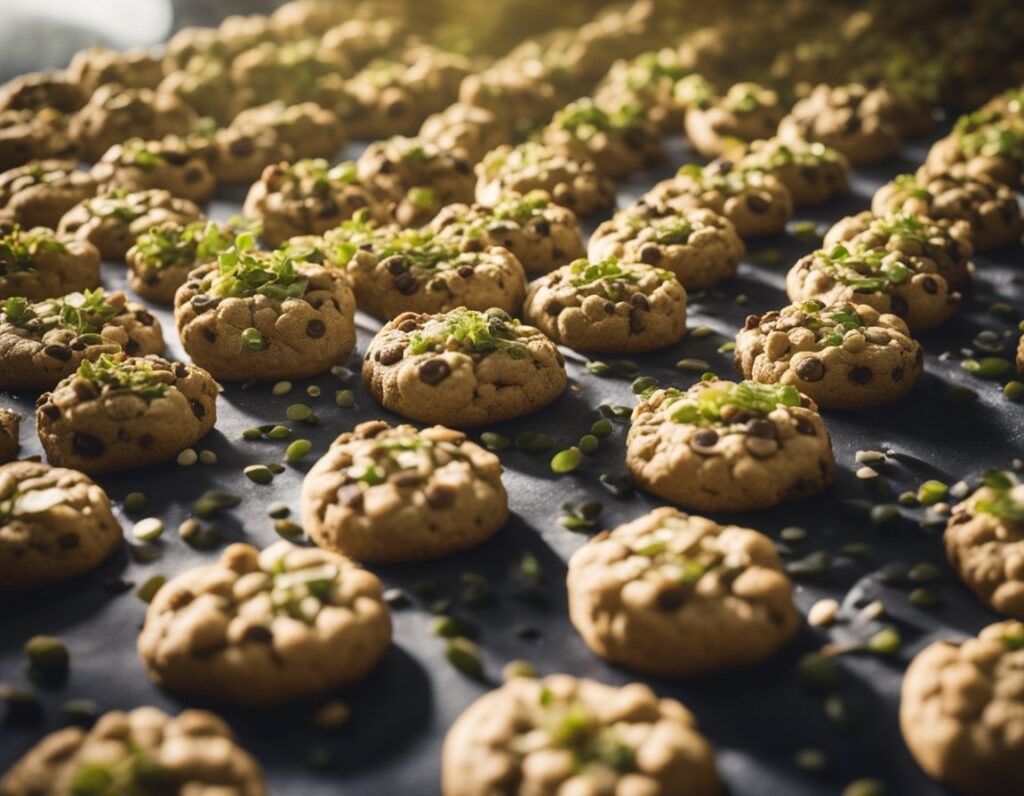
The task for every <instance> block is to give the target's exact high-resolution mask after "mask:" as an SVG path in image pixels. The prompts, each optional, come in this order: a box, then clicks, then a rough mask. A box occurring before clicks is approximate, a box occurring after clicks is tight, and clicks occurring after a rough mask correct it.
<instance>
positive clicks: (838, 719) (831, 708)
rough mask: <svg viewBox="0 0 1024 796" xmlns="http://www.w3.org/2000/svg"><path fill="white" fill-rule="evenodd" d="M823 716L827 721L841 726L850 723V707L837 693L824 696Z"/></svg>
mask: <svg viewBox="0 0 1024 796" xmlns="http://www.w3.org/2000/svg"><path fill="white" fill-rule="evenodd" d="M825 716H826V717H827V718H828V720H829V721H831V722H834V723H835V724H838V725H839V726H841V727H843V726H846V725H847V724H849V723H850V708H849V706H848V705H847V704H846V700H845V699H843V698H842V697H841V696H840V695H839V694H829V695H828V696H827V697H825Z"/></svg>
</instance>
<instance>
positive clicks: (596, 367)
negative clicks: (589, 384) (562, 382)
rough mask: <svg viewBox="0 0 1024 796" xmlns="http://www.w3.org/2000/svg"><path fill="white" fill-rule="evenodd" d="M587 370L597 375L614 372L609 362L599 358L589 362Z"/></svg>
mask: <svg viewBox="0 0 1024 796" xmlns="http://www.w3.org/2000/svg"><path fill="white" fill-rule="evenodd" d="M587 370H588V371H589V372H590V373H592V374H594V375H595V376H607V375H608V374H609V373H611V372H612V368H611V366H610V365H609V364H608V363H607V362H599V361H598V360H591V361H590V362H588V363H587Z"/></svg>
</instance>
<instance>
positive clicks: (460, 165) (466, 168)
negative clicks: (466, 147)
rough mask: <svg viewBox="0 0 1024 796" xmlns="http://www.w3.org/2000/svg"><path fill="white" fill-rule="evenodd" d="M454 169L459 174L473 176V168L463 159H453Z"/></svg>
mask: <svg viewBox="0 0 1024 796" xmlns="http://www.w3.org/2000/svg"><path fill="white" fill-rule="evenodd" d="M452 168H453V169H455V171H457V172H459V174H472V173H473V167H472V166H470V165H469V163H467V162H466V161H465V160H463V159H462V158H452Z"/></svg>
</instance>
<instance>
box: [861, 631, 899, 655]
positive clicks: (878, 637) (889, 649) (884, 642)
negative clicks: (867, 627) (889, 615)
mask: <svg viewBox="0 0 1024 796" xmlns="http://www.w3.org/2000/svg"><path fill="white" fill-rule="evenodd" d="M901 646H903V638H902V637H901V636H900V631H899V630H897V629H896V628H895V627H894V626H893V625H889V626H887V627H884V628H882V629H881V630H879V631H878V632H877V633H875V635H873V636H872V637H871V638H869V639H868V649H869V650H870V651H871V652H876V653H878V654H879V655H892V654H894V653H896V652H898V651H899V648H900V647H901Z"/></svg>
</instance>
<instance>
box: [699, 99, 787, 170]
mask: <svg viewBox="0 0 1024 796" xmlns="http://www.w3.org/2000/svg"><path fill="white" fill-rule="evenodd" d="M785 114H786V109H785V107H783V105H782V103H781V101H780V100H779V95H778V94H777V93H776V92H775V91H773V90H772V89H770V88H767V87H765V86H762V85H759V84H757V83H734V84H733V85H732V86H730V87H729V90H728V91H727V92H726V93H725V95H724V96H721V97H711V98H708V99H706V100H704V101H702V102H697V103H696V104H694V105H693V106H692V107H690V108H689V109H688V110H687V111H686V137H687V138H688V139H689V140H690V145H691V146H692V147H693V148H694V149H696V150H697V152H699V153H700V154H701V155H704V156H705V157H717V156H718V155H721V154H722V153H723V152H724V151H725V150H726V149H728V148H730V146H732V145H733V144H734V142H738V141H754V140H755V139H758V138H769V137H771V135H772V133H774V132H775V128H776V127H778V124H779V122H780V121H781V120H782V117H783V116H785Z"/></svg>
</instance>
